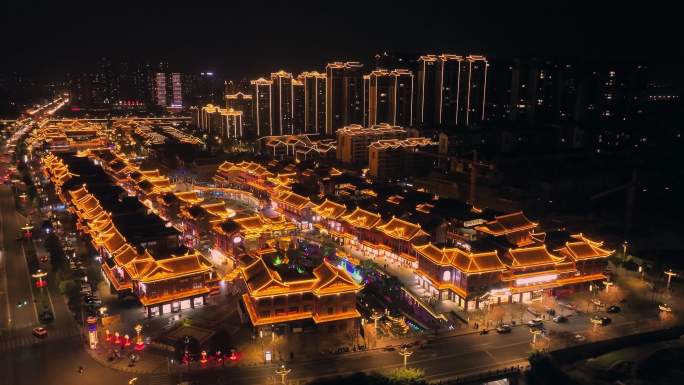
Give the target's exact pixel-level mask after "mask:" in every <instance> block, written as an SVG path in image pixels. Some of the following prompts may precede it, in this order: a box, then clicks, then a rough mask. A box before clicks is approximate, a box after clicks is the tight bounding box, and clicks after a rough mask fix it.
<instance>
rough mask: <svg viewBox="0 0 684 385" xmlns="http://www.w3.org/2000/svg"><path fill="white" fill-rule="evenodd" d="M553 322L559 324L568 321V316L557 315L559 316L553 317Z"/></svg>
mask: <svg viewBox="0 0 684 385" xmlns="http://www.w3.org/2000/svg"><path fill="white" fill-rule="evenodd" d="M553 322H555V323H557V324H559V323H564V322H568V317H565V316H562V315H557V316H555V317H553Z"/></svg>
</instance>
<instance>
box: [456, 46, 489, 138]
mask: <svg viewBox="0 0 684 385" xmlns="http://www.w3.org/2000/svg"><path fill="white" fill-rule="evenodd" d="M463 65H464V66H465V68H464V71H462V72H461V73H462V75H464V77H463V81H462V83H461V84H462V85H464V86H465V87H462V88H461V91H460V97H461V100H460V101H459V103H458V105H459V109H460V111H459V117H458V119H457V124H461V125H463V126H470V125H473V124H478V123H480V122H482V120H484V117H485V106H486V97H487V70H488V67H489V64H488V63H487V58H485V57H484V56H482V55H468V56H466V58H465V61H464V62H463Z"/></svg>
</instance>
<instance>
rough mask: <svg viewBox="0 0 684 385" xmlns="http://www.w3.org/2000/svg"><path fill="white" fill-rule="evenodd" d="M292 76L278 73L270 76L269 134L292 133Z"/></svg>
mask: <svg viewBox="0 0 684 385" xmlns="http://www.w3.org/2000/svg"><path fill="white" fill-rule="evenodd" d="M292 80H293V79H292V74H291V73H289V72H285V71H278V72H274V73H272V74H271V115H272V116H273V117H272V120H271V128H272V130H271V133H270V134H269V135H291V134H293V133H294V121H293V115H294V89H293V87H292Z"/></svg>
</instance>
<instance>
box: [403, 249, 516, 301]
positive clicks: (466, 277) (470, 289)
mask: <svg viewBox="0 0 684 385" xmlns="http://www.w3.org/2000/svg"><path fill="white" fill-rule="evenodd" d="M413 248H414V250H415V251H416V255H417V258H418V268H417V269H416V270H415V274H416V279H417V282H418V284H419V285H420V286H421V287H422V288H424V289H425V290H426V291H428V292H429V293H430V294H432V295H434V296H435V297H436V298H437V299H439V300H450V301H453V302H455V303H456V304H457V305H458V306H459V307H461V308H463V309H465V310H472V309H476V308H479V307H481V301H480V298H481V297H482V295H483V294H484V293H487V292H489V290H490V289H491V288H493V287H497V285H498V284H499V283H500V282H501V274H502V273H503V272H504V271H506V269H507V267H506V266H505V265H504V264H503V262H501V259H499V256H498V255H497V252H496V251H492V252H483V253H472V252H469V251H465V250H461V249H459V248H457V247H439V246H436V245H434V244H432V243H427V244H425V245H421V246H415V245H414V246H413Z"/></svg>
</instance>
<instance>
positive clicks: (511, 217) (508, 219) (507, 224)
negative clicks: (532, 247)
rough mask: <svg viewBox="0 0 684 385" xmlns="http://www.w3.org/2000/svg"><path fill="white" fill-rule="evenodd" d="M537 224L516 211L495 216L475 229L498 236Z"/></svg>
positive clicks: (527, 228)
mask: <svg viewBox="0 0 684 385" xmlns="http://www.w3.org/2000/svg"><path fill="white" fill-rule="evenodd" d="M538 225H539V224H538V223H535V222H532V221H530V220H529V219H527V217H526V216H525V214H523V212H522V211H518V212H515V213H511V214H506V215H501V216H498V217H495V218H494V220H493V221H489V222H487V223H485V224H484V225H481V226H476V227H475V229H476V230H479V231H482V232H483V233H487V234H491V235H494V236H500V235H506V234H510V233H515V232H518V231H523V230H531V229H534V228H535V227H537V226H538Z"/></svg>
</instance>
